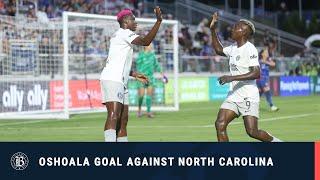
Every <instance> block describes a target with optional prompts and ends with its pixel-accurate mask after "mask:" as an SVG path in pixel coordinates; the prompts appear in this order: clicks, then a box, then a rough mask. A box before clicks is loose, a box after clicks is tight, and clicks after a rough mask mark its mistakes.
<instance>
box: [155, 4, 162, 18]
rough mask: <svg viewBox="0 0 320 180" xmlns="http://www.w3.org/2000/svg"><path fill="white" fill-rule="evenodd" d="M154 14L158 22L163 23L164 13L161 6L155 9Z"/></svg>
mask: <svg viewBox="0 0 320 180" xmlns="http://www.w3.org/2000/svg"><path fill="white" fill-rule="evenodd" d="M154 13H155V14H156V16H157V21H162V13H161V9H160V7H159V6H156V8H154Z"/></svg>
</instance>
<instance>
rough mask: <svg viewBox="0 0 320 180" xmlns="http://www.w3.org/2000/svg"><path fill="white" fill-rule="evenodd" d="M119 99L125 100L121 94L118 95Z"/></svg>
mask: <svg viewBox="0 0 320 180" xmlns="http://www.w3.org/2000/svg"><path fill="white" fill-rule="evenodd" d="M118 98H119V99H121V100H122V99H123V94H122V93H121V92H119V93H118Z"/></svg>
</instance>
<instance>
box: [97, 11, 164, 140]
mask: <svg viewBox="0 0 320 180" xmlns="http://www.w3.org/2000/svg"><path fill="white" fill-rule="evenodd" d="M154 13H155V15H156V17H157V21H156V22H155V24H154V25H153V27H152V29H151V30H150V32H149V33H148V34H147V35H146V36H144V37H142V36H139V35H137V34H135V33H134V31H135V30H136V28H137V23H136V21H135V16H134V15H133V13H132V11H131V10H129V9H124V10H122V11H120V12H119V13H118V14H117V20H118V22H119V24H120V28H119V30H117V31H116V32H115V33H114V34H113V36H112V37H111V39H110V48H109V54H108V58H107V60H106V66H105V67H104V69H103V71H102V73H101V76H100V85H101V92H102V103H103V104H105V105H106V108H107V111H108V116H107V120H106V123H105V126H104V136H105V141H106V142H116V141H117V142H127V141H128V137H127V123H128V104H129V102H128V89H127V87H128V86H127V84H128V79H129V75H130V76H133V77H135V78H137V79H138V80H139V81H142V82H144V83H147V82H148V80H147V78H146V76H144V75H142V74H140V73H136V72H132V71H130V70H131V65H132V55H133V45H138V46H149V45H150V43H151V42H152V40H153V39H154V37H155V36H156V34H157V32H158V30H159V27H160V25H161V22H162V14H161V9H160V8H159V7H156V8H155V9H154Z"/></svg>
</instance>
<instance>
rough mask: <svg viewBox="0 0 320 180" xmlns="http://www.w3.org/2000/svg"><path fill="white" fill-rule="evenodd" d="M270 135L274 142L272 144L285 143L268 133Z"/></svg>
mask: <svg viewBox="0 0 320 180" xmlns="http://www.w3.org/2000/svg"><path fill="white" fill-rule="evenodd" d="M268 134H269V135H270V136H271V137H272V141H271V142H283V141H281V140H280V139H278V138H276V137H274V136H272V135H271V134H270V133H268Z"/></svg>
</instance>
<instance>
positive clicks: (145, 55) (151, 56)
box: [136, 44, 167, 118]
mask: <svg viewBox="0 0 320 180" xmlns="http://www.w3.org/2000/svg"><path fill="white" fill-rule="evenodd" d="M136 68H137V72H138V73H141V74H144V75H145V76H146V77H147V78H148V79H149V83H146V84H143V83H141V82H138V88H139V102H138V103H139V109H138V114H137V115H138V117H142V112H141V105H142V102H143V97H144V94H145V90H147V95H146V106H147V116H148V117H149V118H153V117H154V115H153V114H152V113H151V104H152V94H153V86H154V84H155V82H156V78H155V77H154V75H153V73H154V72H160V73H161V75H162V77H163V79H164V80H167V78H166V77H165V76H164V75H163V73H162V68H161V66H160V65H159V63H158V61H157V58H156V55H155V53H154V51H153V48H152V45H151V44H150V45H149V46H146V47H144V51H141V52H139V54H138V57H137V60H136Z"/></svg>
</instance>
